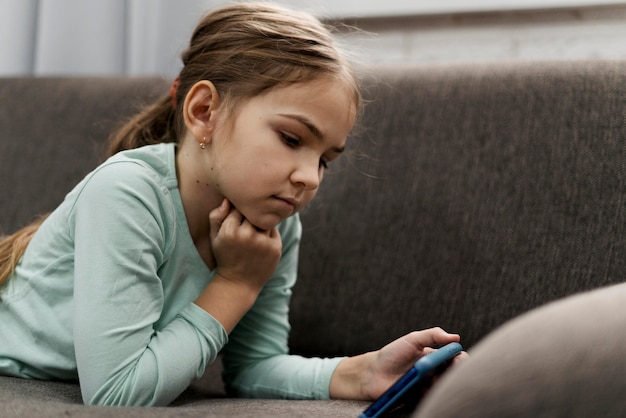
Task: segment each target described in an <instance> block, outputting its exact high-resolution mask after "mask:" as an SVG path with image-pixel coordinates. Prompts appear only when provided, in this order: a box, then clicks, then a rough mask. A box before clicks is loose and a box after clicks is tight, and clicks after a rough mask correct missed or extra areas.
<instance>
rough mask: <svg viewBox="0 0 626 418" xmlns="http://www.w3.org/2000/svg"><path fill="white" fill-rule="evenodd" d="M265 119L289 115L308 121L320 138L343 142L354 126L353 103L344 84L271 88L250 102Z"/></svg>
mask: <svg viewBox="0 0 626 418" xmlns="http://www.w3.org/2000/svg"><path fill="white" fill-rule="evenodd" d="M250 104H252V105H254V106H255V107H256V108H257V110H258V111H259V112H262V113H263V114H266V115H268V116H270V115H272V114H275V115H285V114H288V115H293V116H296V119H297V117H300V118H302V119H306V120H309V121H311V122H312V123H313V124H314V125H315V127H316V128H318V129H319V131H320V132H321V133H322V134H323V135H324V136H329V137H334V138H337V137H342V138H345V137H346V136H347V135H348V133H349V132H350V130H351V129H352V125H353V124H354V122H355V118H356V112H357V103H355V98H354V94H353V92H352V91H351V89H350V88H349V87H348V86H347V85H346V83H344V82H341V81H340V80H335V79H321V80H314V81H310V82H303V83H296V84H290V85H287V86H279V87H275V88H273V89H271V90H269V91H267V92H266V93H264V94H262V95H260V96H257V97H254V98H252V99H250Z"/></svg>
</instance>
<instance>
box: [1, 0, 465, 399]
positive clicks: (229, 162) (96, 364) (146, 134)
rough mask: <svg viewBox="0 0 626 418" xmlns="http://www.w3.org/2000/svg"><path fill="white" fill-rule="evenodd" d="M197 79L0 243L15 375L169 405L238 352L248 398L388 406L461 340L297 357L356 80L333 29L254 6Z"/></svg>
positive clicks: (195, 39) (190, 57) (420, 338)
mask: <svg viewBox="0 0 626 418" xmlns="http://www.w3.org/2000/svg"><path fill="white" fill-rule="evenodd" d="M183 64H184V67H183V69H182V70H181V72H180V76H179V77H178V78H177V79H176V81H175V82H174V84H173V86H172V89H171V94H170V95H168V96H166V97H163V98H162V99H161V100H160V101H158V102H157V103H155V104H154V105H152V106H151V107H149V108H148V109H146V110H145V111H144V112H142V113H141V114H139V115H137V116H136V117H135V118H134V119H132V120H131V121H130V122H128V123H127V124H126V125H125V126H124V127H123V128H122V129H121V131H120V132H119V133H118V134H117V135H116V136H115V137H114V138H113V140H112V145H111V149H110V153H111V154H112V155H113V156H112V157H111V158H109V159H108V160H107V161H106V162H105V163H103V164H102V165H101V166H100V167H98V168H97V169H96V170H95V171H93V172H92V173H91V174H89V175H88V176H87V177H86V178H85V179H84V180H83V181H82V182H81V183H80V184H78V185H77V186H76V188H75V189H74V190H73V191H72V192H70V193H69V194H68V195H67V197H66V199H65V200H64V202H63V203H62V204H61V205H60V206H59V207H58V208H57V209H56V210H55V211H54V212H53V213H52V214H50V216H49V217H48V218H47V219H45V221H43V222H42V223H41V225H37V224H35V225H32V226H30V227H27V228H25V229H24V230H21V231H18V232H17V233H15V234H14V235H13V236H10V237H8V238H6V239H5V240H4V241H2V243H1V244H0V260H4V261H2V267H3V270H2V271H4V273H2V275H1V276H0V284H3V287H2V294H1V297H2V299H1V301H0V321H1V322H2V327H0V341H2V345H1V346H0V373H2V374H5V375H10V376H19V377H24V378H35V379H78V380H79V381H80V386H81V391H82V394H83V399H84V401H85V402H86V403H88V404H109V405H165V404H168V403H169V402H171V401H172V400H173V399H175V398H176V397H177V396H178V395H179V394H180V393H181V392H182V391H183V390H184V389H185V388H186V387H187V386H188V385H189V384H190V382H191V381H192V380H193V379H196V378H198V377H200V376H201V375H202V374H203V372H204V370H205V368H206V366H207V365H208V364H209V363H211V362H212V361H213V360H215V358H216V356H217V354H218V352H220V351H221V350H223V352H224V368H225V375H224V376H225V381H226V385H227V387H228V389H229V390H230V391H231V392H232V393H235V394H237V395H240V396H256V397H284V398H330V397H332V398H348V399H374V398H375V397H377V396H378V395H380V394H381V393H382V392H383V391H384V390H385V389H386V388H387V387H388V386H389V385H390V384H391V383H392V382H393V381H394V380H395V379H397V378H398V377H399V376H400V375H401V374H402V373H403V372H404V371H405V370H406V369H408V368H409V367H410V365H411V364H412V363H413V362H414V361H415V360H416V359H417V358H418V357H420V356H422V355H424V354H425V353H426V352H428V351H429V350H431V349H430V348H429V347H430V346H433V345H440V344H445V343H448V342H451V341H457V340H458V339H459V337H458V335H453V334H448V333H446V332H444V331H443V330H440V329H431V330H426V331H421V332H415V333H412V334H409V335H407V336H405V337H403V338H401V339H399V340H397V341H395V342H393V343H391V344H389V345H388V346H386V347H384V348H383V349H381V350H379V351H376V352H371V353H366V354H363V355H360V356H356V357H350V358H335V359H322V358H311V359H305V358H301V357H297V356H292V355H288V354H287V353H288V348H287V339H288V332H289V324H288V304H289V297H290V294H291V288H292V286H293V285H294V283H295V280H296V261H297V253H298V244H299V240H300V234H301V226H300V221H299V217H298V211H299V210H300V209H301V208H302V207H304V206H305V205H306V204H307V203H308V202H309V201H310V200H311V199H312V198H313V197H314V195H315V193H316V191H317V189H318V187H319V186H320V182H321V180H322V177H323V173H324V170H325V168H326V166H327V165H328V164H329V163H330V162H331V161H332V160H334V159H335V158H337V157H338V156H339V155H340V154H341V153H342V151H343V150H344V148H345V146H346V138H347V136H348V133H349V132H350V130H351V128H352V126H353V124H354V122H355V119H356V117H357V114H358V112H359V108H360V106H361V98H360V95H359V91H358V88H357V83H356V81H355V77H354V75H353V74H352V72H351V71H350V69H349V66H348V65H347V63H346V61H345V59H344V58H343V57H342V56H341V55H340V54H339V53H338V51H337V49H336V48H335V46H334V45H333V41H332V39H331V36H330V35H329V32H328V31H327V30H326V29H325V28H324V26H323V25H321V24H320V22H319V21H317V20H315V19H314V18H313V17H311V16H309V15H306V14H302V13H296V12H292V11H288V10H283V9H281V8H277V7H271V6H268V5H261V4H250V3H247V4H238V5H234V6H230V7H225V8H222V9H219V10H216V11H214V12H213V13H211V14H209V15H208V16H206V17H205V18H204V19H203V20H202V21H201V22H200V24H199V25H198V27H197V28H196V30H195V32H194V34H193V36H192V38H191V43H190V46H189V48H188V49H187V50H186V51H185V52H184V53H183ZM33 233H34V235H32V234H33ZM31 235H32V238H31ZM8 279H10V280H8Z"/></svg>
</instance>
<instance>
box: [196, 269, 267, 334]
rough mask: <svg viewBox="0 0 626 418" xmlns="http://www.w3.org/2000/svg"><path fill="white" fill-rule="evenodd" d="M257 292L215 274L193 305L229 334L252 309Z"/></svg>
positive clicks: (240, 283) (244, 284)
mask: <svg viewBox="0 0 626 418" xmlns="http://www.w3.org/2000/svg"><path fill="white" fill-rule="evenodd" d="M259 292H260V289H256V288H255V287H251V286H248V285H247V284H246V283H245V282H241V281H236V280H230V279H229V278H227V277H224V276H222V275H220V274H217V273H216V274H215V275H214V276H213V279H212V280H211V282H209V284H208V285H207V286H206V287H205V288H204V290H203V291H202V293H201V294H200V295H199V296H198V298H197V299H196V301H195V304H196V305H198V306H199V307H200V308H202V309H204V310H205V311H206V312H208V313H209V314H210V315H211V316H213V317H214V318H215V319H216V320H217V321H218V322H220V324H222V326H223V327H224V329H225V330H226V332H227V333H229V334H230V332H231V331H232V330H233V328H234V327H235V325H237V323H238V322H239V320H240V319H241V318H242V317H243V316H244V315H245V314H246V312H248V310H249V309H250V308H251V307H252V305H253V304H254V302H255V301H256V298H257V297H258V295H259Z"/></svg>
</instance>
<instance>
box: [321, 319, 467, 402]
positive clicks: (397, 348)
mask: <svg viewBox="0 0 626 418" xmlns="http://www.w3.org/2000/svg"><path fill="white" fill-rule="evenodd" d="M459 340H460V337H459V336H458V335H457V334H449V333H447V332H445V331H444V330H442V329H441V328H431V329H427V330H423V331H415V332H412V333H410V334H407V335H405V336H403V337H401V338H398V339H397V340H395V341H393V342H391V343H389V344H387V345H386V346H384V347H383V348H381V349H380V350H378V351H372V352H369V353H365V354H361V355H360V356H355V357H350V358H347V359H345V360H343V361H342V362H341V363H339V365H338V366H337V369H336V370H335V373H334V374H333V376H332V379H331V382H330V396H331V397H332V398H335V399H360V400H370V401H372V400H375V399H376V398H378V397H379V396H380V395H382V394H383V393H384V392H385V391H386V390H387V389H389V387H391V385H392V384H394V383H395V381H396V380H398V379H399V378H400V377H401V376H402V375H403V374H404V373H406V372H407V370H409V369H410V368H411V366H413V364H414V363H415V362H416V361H417V360H418V359H419V358H421V357H423V356H425V355H426V354H428V353H431V352H432V351H434V350H435V348H433V347H438V346H442V345H445V344H448V343H451V342H458V341H459ZM467 358H468V355H467V353H465V352H462V353H460V354H459V355H457V356H456V357H455V358H454V360H453V363H454V364H456V363H458V362H460V361H463V360H465V359H467Z"/></svg>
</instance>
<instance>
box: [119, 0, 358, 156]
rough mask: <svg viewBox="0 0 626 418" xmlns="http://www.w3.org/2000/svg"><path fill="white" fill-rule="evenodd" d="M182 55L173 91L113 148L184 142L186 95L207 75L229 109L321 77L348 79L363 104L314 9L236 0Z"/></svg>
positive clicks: (211, 18)
mask: <svg viewBox="0 0 626 418" xmlns="http://www.w3.org/2000/svg"><path fill="white" fill-rule="evenodd" d="M182 62H183V67H182V69H181V71H180V74H179V76H178V79H177V82H176V88H175V89H174V90H173V91H172V93H173V94H174V97H173V98H172V97H171V96H170V95H169V94H168V95H166V96H164V97H162V98H161V99H160V100H159V101H158V102H157V103H155V104H154V105H152V106H150V107H149V108H147V109H146V110H145V111H144V112H142V113H141V114H139V115H137V116H136V117H135V118H134V119H132V120H131V121H129V123H128V124H127V125H125V126H124V127H122V129H121V130H120V131H119V132H118V133H117V135H115V136H114V137H113V138H112V141H111V144H110V148H109V154H110V155H111V154H114V153H116V152H118V151H121V150H124V149H129V148H136V147H139V146H142V145H148V144H155V143H160V142H173V141H178V139H179V138H181V137H182V135H183V133H184V130H185V125H184V120H183V116H182V106H183V104H184V99H185V96H186V95H187V93H188V92H189V90H190V89H191V87H192V86H193V85H194V84H195V83H197V82H198V81H201V80H209V81H211V82H212V83H213V84H214V85H215V88H216V89H217V92H218V94H219V95H220V100H221V101H222V103H224V105H225V106H227V109H228V110H230V111H232V110H233V109H234V108H235V107H236V105H237V104H238V103H240V102H241V101H242V100H245V99H249V98H252V97H254V96H257V95H260V94H262V93H265V92H267V91H268V90H270V89H272V88H274V87H277V86H287V85H290V84H295V83H300V82H309V81H313V80H317V79H323V78H329V79H336V80H337V81H339V82H341V83H343V84H344V86H345V88H346V91H347V92H348V94H351V95H352V99H353V103H354V105H355V108H356V109H357V111H359V110H360V107H361V104H362V99H361V94H360V92H359V87H358V81H357V79H356V76H355V74H354V73H353V70H352V68H351V66H350V64H349V62H348V60H347V59H346V57H345V56H344V55H343V54H342V53H341V52H340V50H339V48H338V47H337V45H336V44H335V41H334V39H333V36H332V34H331V31H330V29H329V28H328V27H327V26H325V25H324V24H322V23H321V22H320V21H319V20H318V19H317V18H315V17H313V16H312V15H310V14H308V13H305V12H299V11H295V10H290V9H287V8H283V7H280V6H276V5H272V4H268V3H250V2H248V3H237V4H233V5H229V6H225V7H222V8H219V9H216V10H214V11H212V12H210V13H209V14H207V15H206V16H205V17H204V18H203V19H202V20H201V21H200V23H199V24H198V25H197V26H196V28H195V30H194V32H193V35H192V36H191V41H190V44H189V47H188V48H187V49H186V50H185V51H184V52H183V53H182ZM172 103H174V108H172Z"/></svg>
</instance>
